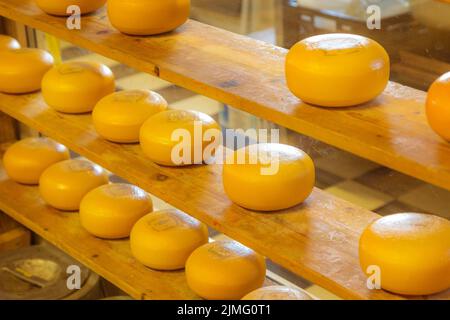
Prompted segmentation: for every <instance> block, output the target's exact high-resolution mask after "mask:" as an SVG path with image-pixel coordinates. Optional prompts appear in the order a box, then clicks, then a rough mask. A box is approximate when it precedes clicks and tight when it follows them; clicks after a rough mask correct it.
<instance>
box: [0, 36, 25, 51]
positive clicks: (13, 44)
mask: <svg viewBox="0 0 450 320" xmlns="http://www.w3.org/2000/svg"><path fill="white" fill-rule="evenodd" d="M12 49H20V43H19V42H18V41H17V40H16V39H14V38H13V37H10V36H6V35H3V34H0V50H12Z"/></svg>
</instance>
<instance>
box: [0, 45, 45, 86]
mask: <svg viewBox="0 0 450 320" xmlns="http://www.w3.org/2000/svg"><path fill="white" fill-rule="evenodd" d="M52 66H53V57H52V56H51V54H49V53H48V52H46V51H44V50H41V49H31V48H22V49H14V50H0V91H1V92H5V93H13V94H21V93H30V92H34V91H38V90H40V89H41V81H42V77H43V76H44V75H45V73H46V72H47V71H48V70H49V69H50V68H51V67H52Z"/></svg>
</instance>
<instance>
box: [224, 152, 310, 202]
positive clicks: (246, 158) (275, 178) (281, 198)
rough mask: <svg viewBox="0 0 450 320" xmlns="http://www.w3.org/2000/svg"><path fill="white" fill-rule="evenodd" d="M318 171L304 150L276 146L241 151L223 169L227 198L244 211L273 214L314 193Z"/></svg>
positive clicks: (228, 160) (229, 158)
mask: <svg viewBox="0 0 450 320" xmlns="http://www.w3.org/2000/svg"><path fill="white" fill-rule="evenodd" d="M314 183H315V169H314V163H313V161H312V160H311V158H310V157H309V156H308V155H307V154H306V153H305V152H303V151H302V150H300V149H298V148H295V147H292V146H288V145H284V144H276V143H262V144H258V145H251V146H247V147H245V148H242V149H239V150H237V151H235V152H233V154H232V155H231V156H229V157H227V161H226V163H225V164H224V167H223V184H224V188H225V192H226V194H227V195H228V197H229V198H230V199H231V200H232V201H233V202H234V203H236V204H238V205H240V206H241V207H244V208H247V209H251V210H257V211H274V210H281V209H286V208H290V207H293V206H295V205H297V204H299V203H301V202H303V201H304V200H305V199H306V198H307V197H308V196H309V195H310V194H311V192H312V190H313V188H314Z"/></svg>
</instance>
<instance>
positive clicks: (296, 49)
mask: <svg viewBox="0 0 450 320" xmlns="http://www.w3.org/2000/svg"><path fill="white" fill-rule="evenodd" d="M389 74H390V65H389V56H388V54H387V52H386V50H385V49H384V48H383V47H382V46H381V45H379V44H378V43H377V42H375V41H374V40H371V39H369V38H366V37H363V36H358V35H352V34H343V33H333V34H323V35H318V36H313V37H310V38H307V39H304V40H302V41H300V42H298V43H297V44H296V45H294V46H293V47H292V48H291V50H290V51H289V53H288V55H287V57H286V80H287V84H288V87H289V89H290V90H291V91H292V93H294V94H295V95H296V96H297V97H299V98H300V99H302V100H303V101H304V102H307V103H311V104H315V105H319V106H324V107H345V106H354V105H358V104H362V103H365V102H368V101H370V100H372V99H374V98H375V97H377V96H378V95H379V94H380V93H382V92H383V90H384V89H385V88H386V85H387V84H388V80H389Z"/></svg>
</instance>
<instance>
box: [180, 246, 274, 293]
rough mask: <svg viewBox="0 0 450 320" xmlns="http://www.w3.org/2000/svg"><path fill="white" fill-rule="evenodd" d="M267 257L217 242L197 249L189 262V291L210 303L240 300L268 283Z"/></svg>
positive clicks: (187, 271) (246, 249)
mask: <svg viewBox="0 0 450 320" xmlns="http://www.w3.org/2000/svg"><path fill="white" fill-rule="evenodd" d="M265 276H266V264H265V260H264V257H262V256H261V255H259V254H257V253H256V252H254V251H253V250H251V249H249V248H247V247H245V246H243V245H241V244H239V243H237V242H234V241H216V242H213V243H209V244H205V245H203V246H201V247H199V248H198V249H196V250H195V251H194V252H193V253H192V254H191V256H190V257H189V259H188V260H187V262H186V279H187V283H188V285H189V287H190V288H191V289H192V290H193V291H194V292H195V293H196V294H198V295H199V296H200V297H202V298H205V299H209V300H238V299H241V298H242V297H243V296H245V295H246V294H248V293H249V292H251V291H253V290H255V289H257V288H260V287H261V286H262V285H263V283H264V280H265Z"/></svg>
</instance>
